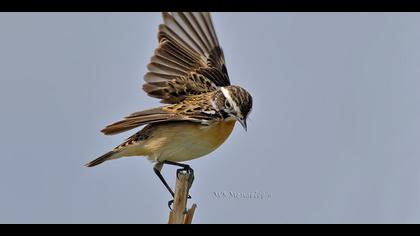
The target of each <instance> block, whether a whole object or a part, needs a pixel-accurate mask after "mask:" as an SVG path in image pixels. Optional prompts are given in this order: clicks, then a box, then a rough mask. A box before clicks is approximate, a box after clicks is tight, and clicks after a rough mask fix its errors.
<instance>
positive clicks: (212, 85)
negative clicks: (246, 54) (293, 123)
mask: <svg viewBox="0 0 420 236" xmlns="http://www.w3.org/2000/svg"><path fill="white" fill-rule="evenodd" d="M162 16H163V21H164V23H163V24H160V25H159V33H158V40H159V45H158V47H157V49H156V50H155V52H154V55H153V56H152V57H151V62H150V63H149V64H148V66H147V68H148V72H147V73H146V74H145V76H144V80H145V84H144V85H143V90H144V91H145V92H146V93H147V94H148V95H149V96H151V97H155V98H158V99H161V102H162V103H164V104H166V105H164V106H160V107H157V108H153V109H149V110H144V111H139V112H135V113H133V114H131V115H129V116H127V117H125V119H123V120H121V121H118V122H116V123H113V124H111V125H108V126H107V127H105V128H104V129H103V130H102V132H103V133H104V134H106V135H113V134H118V133H121V132H124V131H127V130H131V129H133V128H136V127H139V126H143V125H145V127H144V128H143V129H142V130H140V131H139V132H137V133H135V134H134V135H133V136H131V137H129V138H128V139H127V140H125V142H123V143H122V144H121V145H119V146H117V147H116V148H114V149H113V150H112V151H110V152H108V153H106V154H104V155H103V156H101V157H99V158H97V159H95V160H93V161H91V162H89V163H87V164H86V166H88V167H93V166H96V165H98V164H101V163H103V162H105V161H108V160H113V159H118V158H121V157H127V156H146V157H148V159H149V160H151V161H153V162H155V163H156V164H155V166H154V171H155V173H156V174H157V175H158V177H159V178H160V180H161V181H162V182H163V183H164V185H165V187H166V188H167V189H168V190H169V192H170V193H171V194H172V195H173V194H174V193H173V191H172V190H171V188H170V187H169V186H168V184H167V183H166V181H165V180H164V178H163V177H162V175H161V173H160V172H161V169H162V167H163V165H164V164H171V165H178V166H181V167H184V169H185V170H191V168H190V167H189V166H188V165H185V164H181V163H180V162H184V161H189V160H192V159H195V158H198V157H202V156H204V155H207V154H209V153H211V152H212V151H214V150H215V149H217V148H218V147H219V146H220V145H221V144H222V143H224V142H225V140H226V139H227V138H228V136H229V135H230V134H231V132H232V130H233V128H234V126H235V123H236V121H237V122H238V123H240V124H241V125H242V126H243V127H244V128H245V130H246V129H247V125H246V120H247V117H248V114H249V113H250V112H251V109H252V96H251V95H250V94H249V93H248V92H247V91H246V90H245V89H243V88H241V87H239V86H235V85H231V83H230V80H229V75H228V72H227V69H226V64H225V58H224V55H223V51H222V48H221V47H220V45H219V41H218V39H217V36H216V32H215V29H214V26H213V22H212V19H211V16H210V13H204V12H194V13H191V12H185V13H182V12H176V13H175V12H173V13H168V12H164V13H163V14H162Z"/></svg>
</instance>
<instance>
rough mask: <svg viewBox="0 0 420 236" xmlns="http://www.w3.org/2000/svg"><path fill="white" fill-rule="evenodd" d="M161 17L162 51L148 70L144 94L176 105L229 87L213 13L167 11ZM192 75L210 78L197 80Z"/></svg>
mask: <svg viewBox="0 0 420 236" xmlns="http://www.w3.org/2000/svg"><path fill="white" fill-rule="evenodd" d="M162 16H163V21H164V24H161V25H159V34H158V39H159V48H157V49H156V50H155V54H154V55H153V56H152V58H151V62H150V64H149V65H148V67H147V68H148V70H149V72H148V73H146V74H145V76H144V80H145V82H146V84H145V85H144V86H143V89H144V91H145V92H147V93H148V95H150V96H152V97H155V98H160V99H161V102H162V103H177V102H179V101H182V100H183V99H185V98H186V97H188V96H189V95H196V94H200V93H203V92H207V91H213V90H216V89H217V87H218V86H227V85H230V82H229V76H228V74H227V70H226V66H225V62H224V56H223V51H222V49H221V48H220V46H219V43H218V40H217V36H216V32H215V30H214V27H213V23H212V21H211V17H210V13H203V12H194V13H191V12H186V13H183V12H172V13H168V12H164V13H163V14H162ZM193 74H201V75H203V76H205V77H206V78H207V79H206V80H195V79H194V76H193ZM165 81H167V83H164V82H165ZM203 81H204V82H205V83H204V84H200V83H201V82H203ZM182 86H183V87H182ZM206 86H207V87H206Z"/></svg>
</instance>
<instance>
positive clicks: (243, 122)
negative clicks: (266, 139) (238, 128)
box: [237, 118, 247, 131]
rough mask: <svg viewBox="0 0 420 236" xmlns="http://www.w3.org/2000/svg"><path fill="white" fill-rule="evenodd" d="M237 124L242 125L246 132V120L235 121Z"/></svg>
mask: <svg viewBox="0 0 420 236" xmlns="http://www.w3.org/2000/svg"><path fill="white" fill-rule="evenodd" d="M237 120H238V122H239V123H240V124H241V125H242V127H244V129H245V131H247V126H246V119H239V118H238V119H237Z"/></svg>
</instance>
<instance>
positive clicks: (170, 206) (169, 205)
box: [168, 200, 174, 211]
mask: <svg viewBox="0 0 420 236" xmlns="http://www.w3.org/2000/svg"><path fill="white" fill-rule="evenodd" d="M173 204H174V200H170V201H169V202H168V207H169V209H170V210H171V211H172V210H173V209H172V205H173Z"/></svg>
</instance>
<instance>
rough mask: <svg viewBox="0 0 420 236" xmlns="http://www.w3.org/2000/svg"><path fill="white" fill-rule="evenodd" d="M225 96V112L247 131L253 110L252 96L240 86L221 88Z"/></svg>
mask: <svg viewBox="0 0 420 236" xmlns="http://www.w3.org/2000/svg"><path fill="white" fill-rule="evenodd" d="M220 91H221V92H222V94H223V96H224V98H225V99H224V103H223V104H221V105H222V106H223V108H222V109H221V110H223V111H224V112H225V113H226V114H227V115H229V116H230V117H233V118H235V119H236V120H237V121H238V122H239V123H240V124H241V125H242V127H244V129H245V130H247V125H246V120H247V118H248V115H249V113H250V112H251V110H252V96H251V94H249V93H248V92H247V91H246V90H245V89H243V88H241V87H239V86H234V85H231V86H227V87H221V89H220Z"/></svg>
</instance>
